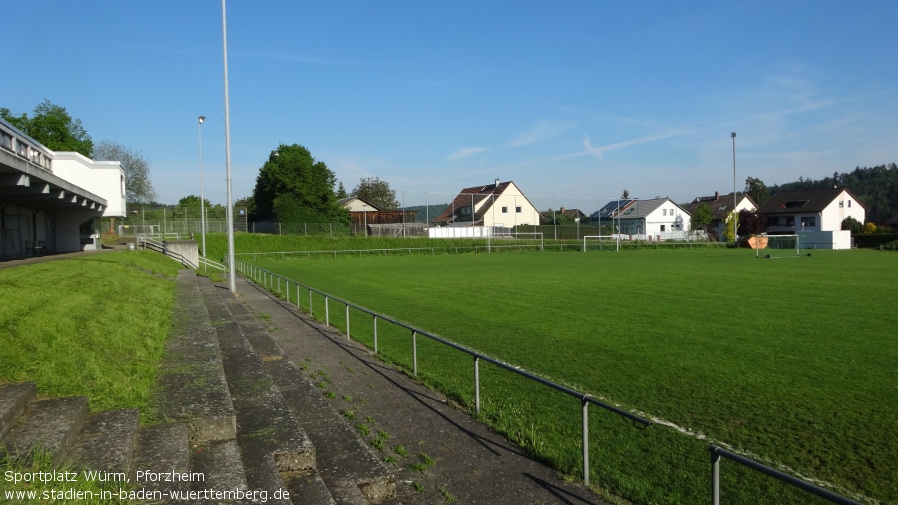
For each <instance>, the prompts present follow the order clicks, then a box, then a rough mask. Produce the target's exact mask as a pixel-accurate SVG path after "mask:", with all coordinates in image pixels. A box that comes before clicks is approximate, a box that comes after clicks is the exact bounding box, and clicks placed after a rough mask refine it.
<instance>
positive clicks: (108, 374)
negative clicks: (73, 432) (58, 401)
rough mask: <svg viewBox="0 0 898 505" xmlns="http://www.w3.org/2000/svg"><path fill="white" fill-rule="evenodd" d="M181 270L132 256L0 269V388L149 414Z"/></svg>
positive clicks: (157, 258) (147, 256)
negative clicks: (15, 385)
mask: <svg viewBox="0 0 898 505" xmlns="http://www.w3.org/2000/svg"><path fill="white" fill-rule="evenodd" d="M179 266H180V265H178V264H177V263H175V262H174V261H171V260H170V259H168V258H165V257H163V256H161V255H159V254H156V253H152V252H146V253H145V252H139V251H131V252H122V253H106V254H101V255H94V256H88V257H83V258H73V259H67V260H63V261H50V262H46V263H37V264H33V265H24V266H20V267H16V268H8V269H4V270H0V335H2V341H3V345H0V384H2V383H8V382H20V381H34V382H35V383H37V387H38V394H39V395H40V396H42V397H50V398H55V397H61V396H68V395H78V396H87V397H88V398H89V399H90V406H91V409H92V410H107V409H112V408H125V407H134V408H138V409H140V410H141V413H142V414H143V415H147V414H148V413H149V411H148V405H149V398H150V392H151V389H152V386H153V382H154V380H155V373H156V365H158V363H159V360H160V359H161V354H162V346H163V342H164V340H165V338H166V337H167V335H168V327H169V318H170V314H171V306H172V300H173V296H174V283H173V282H172V278H173V277H174V276H175V274H176V273H177V271H178V268H179ZM154 274H155V275H154Z"/></svg>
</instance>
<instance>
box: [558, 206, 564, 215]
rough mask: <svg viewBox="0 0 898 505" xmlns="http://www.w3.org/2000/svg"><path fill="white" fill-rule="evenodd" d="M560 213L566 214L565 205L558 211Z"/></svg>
mask: <svg viewBox="0 0 898 505" xmlns="http://www.w3.org/2000/svg"><path fill="white" fill-rule="evenodd" d="M558 213H559V214H564V206H563V205H562V206H561V210H559V211H558Z"/></svg>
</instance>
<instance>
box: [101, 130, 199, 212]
mask: <svg viewBox="0 0 898 505" xmlns="http://www.w3.org/2000/svg"><path fill="white" fill-rule="evenodd" d="M90 157H91V158H93V159H94V160H96V161H118V162H120V163H121V164H122V169H123V170H124V171H125V200H127V201H128V203H134V204H148V203H151V202H153V201H155V200H156V198H157V197H156V190H155V189H153V182H152V181H151V180H150V163H149V162H148V161H147V160H146V158H144V157H143V155H141V154H140V151H135V150H134V149H130V148H128V147H125V146H123V145H121V144H118V143H116V142H107V141H103V142H100V143H99V144H98V145H97V146H96V147H94V148H93V152H92V153H91V154H90ZM196 198H197V204H196V205H197V207H199V197H196Z"/></svg>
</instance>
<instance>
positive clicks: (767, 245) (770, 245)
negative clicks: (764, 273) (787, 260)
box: [748, 235, 801, 258]
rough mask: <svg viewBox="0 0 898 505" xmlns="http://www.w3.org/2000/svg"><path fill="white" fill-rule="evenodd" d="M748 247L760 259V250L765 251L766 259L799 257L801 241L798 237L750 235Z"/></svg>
mask: <svg viewBox="0 0 898 505" xmlns="http://www.w3.org/2000/svg"><path fill="white" fill-rule="evenodd" d="M748 245H749V246H751V248H752V249H754V250H755V257H756V258H760V257H761V250H764V251H766V253H765V254H764V257H766V258H782V257H784V256H792V255H793V254H794V255H795V256H801V250H800V249H801V240H800V237H799V236H798V235H752V236H751V238H749V240H748Z"/></svg>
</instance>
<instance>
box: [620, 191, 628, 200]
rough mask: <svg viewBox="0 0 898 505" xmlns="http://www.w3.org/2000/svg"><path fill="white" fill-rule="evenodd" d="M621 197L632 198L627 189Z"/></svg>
mask: <svg viewBox="0 0 898 505" xmlns="http://www.w3.org/2000/svg"><path fill="white" fill-rule="evenodd" d="M620 197H621V198H630V192H629V191H627V190H626V189H625V190H624V192H623V193H621V195H620Z"/></svg>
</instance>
